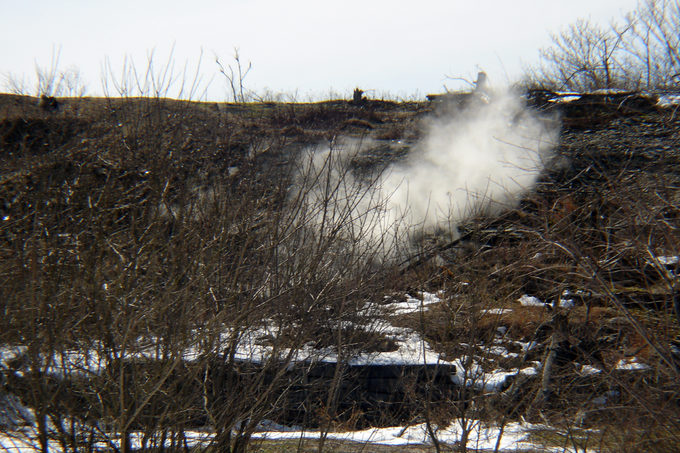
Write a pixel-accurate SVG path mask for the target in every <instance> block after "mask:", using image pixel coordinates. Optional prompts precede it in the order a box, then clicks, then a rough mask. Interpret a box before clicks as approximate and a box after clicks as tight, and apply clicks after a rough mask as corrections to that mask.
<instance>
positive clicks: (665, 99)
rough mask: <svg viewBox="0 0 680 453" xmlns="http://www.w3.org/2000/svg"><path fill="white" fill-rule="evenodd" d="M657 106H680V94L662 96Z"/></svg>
mask: <svg viewBox="0 0 680 453" xmlns="http://www.w3.org/2000/svg"><path fill="white" fill-rule="evenodd" d="M656 105H658V106H659V107H672V106H675V105H680V94H662V95H661V96H659V100H658V101H657V103H656Z"/></svg>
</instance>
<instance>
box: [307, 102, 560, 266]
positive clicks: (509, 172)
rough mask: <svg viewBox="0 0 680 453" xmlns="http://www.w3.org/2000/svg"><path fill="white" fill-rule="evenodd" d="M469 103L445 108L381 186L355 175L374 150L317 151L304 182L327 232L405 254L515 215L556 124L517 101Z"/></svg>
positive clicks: (361, 146) (343, 145) (350, 145)
mask: <svg viewBox="0 0 680 453" xmlns="http://www.w3.org/2000/svg"><path fill="white" fill-rule="evenodd" d="M470 98H471V99H470V101H469V102H468V103H467V105H466V106H465V107H452V106H451V105H448V106H447V105H446V104H445V105H444V107H443V108H442V109H441V111H440V114H439V115H436V116H434V117H433V118H432V119H430V120H429V122H428V124H427V127H426V134H425V138H424V139H423V140H422V141H421V142H420V143H418V144H416V145H415V146H414V147H413V148H412V150H411V152H410V154H409V155H408V156H407V157H406V158H405V159H403V160H401V161H398V162H395V163H393V164H391V165H389V166H387V167H386V168H381V169H380V174H379V176H377V177H375V178H370V177H369V178H366V176H365V175H363V176H362V177H358V176H357V174H356V172H354V171H353V170H352V162H355V161H356V159H358V158H359V157H360V156H362V155H365V154H366V153H370V152H371V151H370V150H371V149H372V148H374V147H375V144H374V143H370V142H368V141H363V142H361V143H356V142H351V141H344V142H340V143H334V144H330V145H324V146H319V147H316V148H314V149H312V150H310V153H309V155H308V156H307V158H306V160H305V165H304V169H305V171H304V172H303V173H304V174H306V181H307V183H309V182H312V184H311V185H308V189H307V190H306V192H305V193H306V197H307V199H308V200H309V201H310V202H311V204H312V205H315V206H321V205H323V206H325V207H324V208H323V209H320V210H319V213H321V214H322V215H323V216H325V217H324V219H323V220H321V221H319V223H320V224H321V223H323V224H324V225H326V226H327V225H329V224H331V223H333V221H335V220H337V219H339V218H341V219H342V221H345V222H346V221H347V219H349V218H351V219H352V222H351V223H352V230H353V231H360V234H361V235H362V237H363V238H365V239H364V240H366V241H368V242H371V241H372V242H373V243H378V242H379V243H380V244H382V246H384V247H386V248H388V249H390V250H391V253H394V251H395V250H401V252H402V253H403V252H404V251H408V249H409V248H410V243H412V241H413V240H414V238H416V237H422V235H423V234H427V233H438V234H448V235H450V236H451V237H454V238H455V237H456V235H457V230H456V227H457V226H458V225H460V224H461V223H462V222H464V221H465V220H466V219H468V218H469V217H470V216H472V215H476V214H486V215H493V214H496V213H498V212H500V211H502V210H504V209H507V208H509V207H512V206H514V205H516V204H517V203H518V202H519V201H520V200H521V198H522V196H523V195H524V194H525V193H526V192H527V191H528V190H530V189H531V188H532V186H533V185H534V183H535V182H536V180H537V178H538V177H539V175H540V173H541V172H542V171H543V169H544V163H545V162H546V161H547V160H548V159H549V157H550V154H551V152H552V149H553V148H554V145H555V143H556V141H557V138H558V133H559V131H558V128H557V127H556V126H555V125H556V124H557V122H555V121H547V120H545V119H540V118H538V117H537V116H536V115H535V114H534V113H533V112H531V111H530V110H529V109H527V108H526V106H525V105H524V103H523V102H522V99H521V98H520V97H519V96H516V95H511V94H508V93H505V94H502V95H499V94H496V95H495V96H493V98H492V99H489V98H488V97H486V96H483V95H481V94H473V95H471V96H470ZM301 174H302V173H301ZM304 185H305V184H301V185H299V187H302V186H304ZM298 193H299V191H298ZM329 207H331V208H330V209H329ZM338 216H339V217H338ZM329 220H330V221H329ZM317 221H318V218H317ZM386 238H389V239H386ZM399 254H401V253H399Z"/></svg>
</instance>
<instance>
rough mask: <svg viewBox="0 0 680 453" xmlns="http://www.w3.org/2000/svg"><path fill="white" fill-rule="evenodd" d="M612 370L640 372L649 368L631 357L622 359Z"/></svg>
mask: <svg viewBox="0 0 680 453" xmlns="http://www.w3.org/2000/svg"><path fill="white" fill-rule="evenodd" d="M614 369H615V370H630V371H640V370H649V369H650V366H649V365H647V364H646V363H640V362H638V359H637V358H636V357H632V358H623V359H621V360H619V362H618V363H617V364H616V366H615V367H614Z"/></svg>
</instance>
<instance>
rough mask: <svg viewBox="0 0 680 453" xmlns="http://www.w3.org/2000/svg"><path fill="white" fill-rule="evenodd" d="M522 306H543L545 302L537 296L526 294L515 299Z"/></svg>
mask: <svg viewBox="0 0 680 453" xmlns="http://www.w3.org/2000/svg"><path fill="white" fill-rule="evenodd" d="M517 302H519V303H520V304H521V305H522V307H545V306H546V304H545V302H543V301H541V299H539V298H538V297H534V296H529V295H528V294H525V295H523V296H522V297H520V298H519V299H517Z"/></svg>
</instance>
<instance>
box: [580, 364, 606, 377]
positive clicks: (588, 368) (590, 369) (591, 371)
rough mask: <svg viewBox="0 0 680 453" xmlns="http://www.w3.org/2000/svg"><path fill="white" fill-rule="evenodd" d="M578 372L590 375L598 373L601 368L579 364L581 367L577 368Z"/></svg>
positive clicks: (600, 371)
mask: <svg viewBox="0 0 680 453" xmlns="http://www.w3.org/2000/svg"><path fill="white" fill-rule="evenodd" d="M579 373H580V374H581V375H582V376H592V375H594V374H599V373H602V370H601V369H599V368H596V367H594V366H592V365H583V366H581V369H580V370H579Z"/></svg>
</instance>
